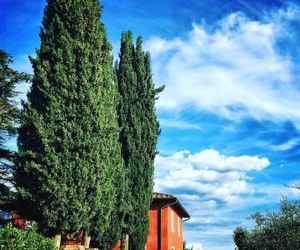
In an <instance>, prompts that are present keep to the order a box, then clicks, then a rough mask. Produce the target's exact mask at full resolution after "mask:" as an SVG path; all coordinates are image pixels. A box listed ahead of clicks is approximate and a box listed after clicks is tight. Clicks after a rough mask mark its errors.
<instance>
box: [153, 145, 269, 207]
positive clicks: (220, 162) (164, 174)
mask: <svg viewBox="0 0 300 250" xmlns="http://www.w3.org/2000/svg"><path fill="white" fill-rule="evenodd" d="M155 165H156V178H155V188H156V190H158V191H164V190H167V191H171V192H172V190H173V191H174V190H175V192H176V190H184V192H187V193H194V194H198V195H199V194H201V195H202V196H203V197H204V196H206V197H207V198H208V199H210V200H209V201H208V202H209V203H210V205H213V204H214V200H221V201H223V202H226V203H230V202H234V201H236V200H237V199H238V196H239V194H241V193H243V192H244V191H245V190H246V186H247V179H248V178H249V177H248V176H247V172H248V171H261V170H263V169H264V168H266V167H268V166H269V165H270V162H269V160H268V159H267V158H260V157H257V156H249V155H243V156H225V155H222V154H221V153H220V152H218V151H216V150H212V149H210V150H204V151H202V152H199V153H195V154H192V153H191V152H189V151H180V152H177V153H175V154H173V155H171V156H165V157H164V156H161V155H158V156H157V157H156V160H155ZM191 197H194V198H197V196H190V198H191Z"/></svg>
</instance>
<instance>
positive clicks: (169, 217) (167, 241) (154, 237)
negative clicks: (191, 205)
mask: <svg viewBox="0 0 300 250" xmlns="http://www.w3.org/2000/svg"><path fill="white" fill-rule="evenodd" d="M189 218H190V215H189V214H188V212H187V211H186V210H185V208H184V207H183V206H182V204H181V203H180V202H179V200H178V199H177V198H176V197H175V196H173V195H170V194H162V193H154V194H153V201H152V204H151V207H150V210H149V219H150V225H149V226H150V227H149V235H148V240H147V243H146V246H145V250H183V222H184V221H186V220H188V219H189ZM113 250H120V246H119V245H118V246H116V247H115V248H114V249H113Z"/></svg>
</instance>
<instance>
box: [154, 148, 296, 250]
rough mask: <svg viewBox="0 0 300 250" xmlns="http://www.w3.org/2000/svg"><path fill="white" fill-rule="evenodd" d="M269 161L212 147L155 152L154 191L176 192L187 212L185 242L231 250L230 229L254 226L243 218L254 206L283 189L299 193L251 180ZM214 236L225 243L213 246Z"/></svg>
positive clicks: (277, 195)
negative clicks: (197, 150)
mask: <svg viewBox="0 0 300 250" xmlns="http://www.w3.org/2000/svg"><path fill="white" fill-rule="evenodd" d="M270 164H271V163H270V161H269V160H268V159H267V158H265V157H258V156H251V155H240V156H230V155H224V154H221V153H220V152H218V151H216V150H213V149H208V150H204V151H201V152H196V153H191V152H190V151H187V150H185V151H179V152H177V153H174V154H172V155H169V156H163V155H158V156H157V157H156V159H155V167H156V168H155V169H156V170H155V180H154V181H155V190H156V191H159V192H167V193H172V194H175V195H176V196H177V197H178V198H179V200H180V201H181V202H182V203H183V205H184V206H185V207H186V209H187V210H188V211H189V213H190V214H191V219H190V220H189V221H188V222H187V223H186V224H185V239H186V240H187V242H194V246H198V247H199V248H200V249H205V250H212V249H213V250H216V249H219V250H224V249H233V248H234V245H233V242H232V240H231V239H232V232H233V230H234V228H236V227H237V226H243V227H251V226H252V225H253V224H252V222H251V221H249V220H248V219H247V217H248V216H249V214H251V213H252V212H254V211H256V209H257V208H258V207H262V206H264V205H266V204H276V203H278V202H279V200H280V198H281V196H282V194H284V195H286V196H288V197H289V198H291V199H296V198H297V197H299V193H300V191H299V190H295V189H290V188H286V187H284V185H283V184H285V183H282V184H276V185H275V184H268V183H257V181H253V178H254V176H255V174H257V173H259V172H263V171H264V170H265V169H266V168H268V167H269V166H270ZM253 174H254V175H253ZM291 183H295V182H291ZM286 184H289V183H286ZM251 211H252V212H251ZM216 235H218V238H219V239H222V240H223V241H224V242H227V243H228V245H226V246H218V247H217V246H216V244H215V243H214V242H212V241H211V239H212V238H214V237H215V236H216Z"/></svg>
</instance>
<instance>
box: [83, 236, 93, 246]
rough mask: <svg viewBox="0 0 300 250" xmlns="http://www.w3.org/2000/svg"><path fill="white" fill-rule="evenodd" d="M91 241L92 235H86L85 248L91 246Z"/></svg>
mask: <svg viewBox="0 0 300 250" xmlns="http://www.w3.org/2000/svg"><path fill="white" fill-rule="evenodd" d="M90 242H91V236H89V235H85V236H84V241H83V246H84V248H86V249H87V248H90Z"/></svg>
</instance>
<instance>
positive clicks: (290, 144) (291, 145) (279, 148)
mask: <svg viewBox="0 0 300 250" xmlns="http://www.w3.org/2000/svg"><path fill="white" fill-rule="evenodd" d="M299 143H300V139H298V138H296V139H291V140H289V141H287V142H286V143H283V144H279V145H273V146H271V150H273V151H287V150H290V149H292V148H294V147H295V146H297V145H299Z"/></svg>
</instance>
